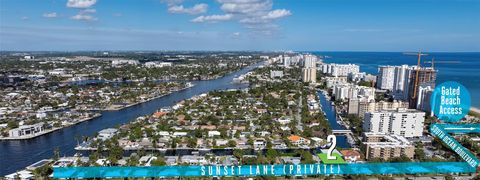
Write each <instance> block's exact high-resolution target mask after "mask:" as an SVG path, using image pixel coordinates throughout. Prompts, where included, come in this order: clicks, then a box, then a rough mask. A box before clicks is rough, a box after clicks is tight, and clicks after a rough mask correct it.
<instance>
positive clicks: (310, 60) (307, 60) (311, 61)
mask: <svg viewBox="0 0 480 180" xmlns="http://www.w3.org/2000/svg"><path fill="white" fill-rule="evenodd" d="M303 59H304V64H303V65H304V67H305V68H316V67H317V56H315V55H311V54H306V55H303Z"/></svg>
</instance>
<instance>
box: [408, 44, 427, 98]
mask: <svg viewBox="0 0 480 180" xmlns="http://www.w3.org/2000/svg"><path fill="white" fill-rule="evenodd" d="M403 54H405V55H415V56H417V57H418V58H417V70H416V71H415V86H414V89H413V96H412V99H415V98H416V97H417V89H418V76H419V75H420V71H421V61H422V56H427V55H428V54H423V53H422V52H421V51H418V53H403Z"/></svg>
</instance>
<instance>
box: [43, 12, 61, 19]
mask: <svg viewBox="0 0 480 180" xmlns="http://www.w3.org/2000/svg"><path fill="white" fill-rule="evenodd" d="M43 17H46V18H56V17H58V15H57V13H56V12H51V13H43Z"/></svg>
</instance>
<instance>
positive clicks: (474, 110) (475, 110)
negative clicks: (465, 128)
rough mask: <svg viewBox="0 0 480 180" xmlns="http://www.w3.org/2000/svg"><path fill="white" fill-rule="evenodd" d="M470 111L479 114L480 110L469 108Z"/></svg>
mask: <svg viewBox="0 0 480 180" xmlns="http://www.w3.org/2000/svg"><path fill="white" fill-rule="evenodd" d="M470 111H473V112H476V113H479V114H480V109H478V108H476V107H471V108H470Z"/></svg>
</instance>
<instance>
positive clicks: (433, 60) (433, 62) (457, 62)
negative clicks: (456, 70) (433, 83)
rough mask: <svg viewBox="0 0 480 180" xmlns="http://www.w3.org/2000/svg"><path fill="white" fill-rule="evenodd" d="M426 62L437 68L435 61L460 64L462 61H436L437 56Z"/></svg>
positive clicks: (437, 62) (425, 62)
mask: <svg viewBox="0 0 480 180" xmlns="http://www.w3.org/2000/svg"><path fill="white" fill-rule="evenodd" d="M423 63H424V64H431V65H432V69H435V63H436V64H460V63H461V61H436V60H435V58H432V60H431V61H424V62H423Z"/></svg>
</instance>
